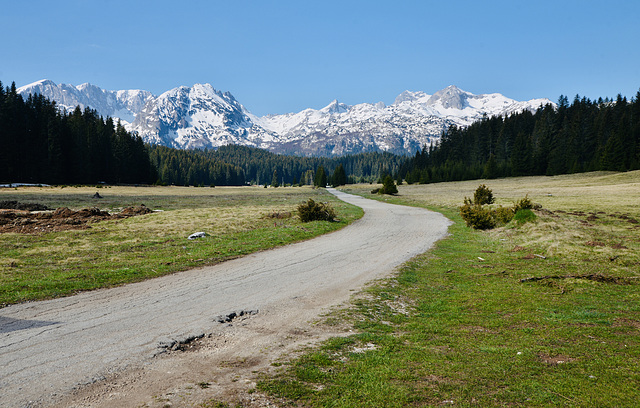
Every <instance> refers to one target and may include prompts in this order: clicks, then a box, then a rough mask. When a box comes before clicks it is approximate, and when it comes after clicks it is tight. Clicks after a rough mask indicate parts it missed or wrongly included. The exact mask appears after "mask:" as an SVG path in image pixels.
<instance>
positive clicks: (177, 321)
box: [0, 189, 450, 407]
mask: <svg viewBox="0 0 640 408" xmlns="http://www.w3.org/2000/svg"><path fill="white" fill-rule="evenodd" d="M329 191H331V192H332V193H333V194H335V195H336V196H337V197H338V198H340V199H341V200H344V201H346V202H349V203H352V204H354V205H357V206H360V207H362V208H363V209H364V211H365V215H364V216H363V218H362V219H360V220H358V221H356V222H354V223H353V224H352V225H350V226H348V227H346V228H343V229H342V230H340V231H337V232H334V233H331V234H327V235H324V236H321V237H317V238H314V239H312V240H309V241H305V242H301V243H297V244H292V245H288V246H286V247H281V248H278V249H274V250H270V251H265V252H260V253H256V254H252V255H248V256H245V257H243V258H239V259H235V260H232V261H228V262H224V263H222V264H218V265H215V266H211V267H204V268H199V269H194V270H190V271H186V272H181V273H176V274H173V275H169V276H165V277H161V278H156V279H153V280H149V281H145V282H140V283H135V284H130V285H126V286H122V287H118V288H113V289H106V290H97V291H93V292H87V293H82V294H79V295H76V296H72V297H67V298H61V299H54V300H49V301H42V302H33V303H25V304H20V305H14V306H9V307H6V308H4V309H2V310H0V390H2V392H0V406H3V407H21V406H49V405H52V404H54V403H55V402H56V401H59V400H60V398H61V397H62V396H64V395H67V394H69V393H70V392H71V391H73V390H74V389H77V388H78V387H81V386H82V385H83V384H90V383H93V382H96V381H99V380H100V379H102V378H105V376H108V375H109V374H110V373H114V372H119V371H123V370H127V369H131V368H133V367H138V366H140V365H143V364H149V362H150V361H152V360H153V356H154V355H156V354H157V353H159V352H161V351H162V348H161V347H162V345H164V346H165V347H166V345H167V344H176V342H180V341H182V340H184V339H188V338H190V337H193V336H199V335H201V334H202V333H210V332H211V331H212V330H213V329H214V328H216V327H219V326H218V325H221V324H222V323H220V322H219V321H218V320H219V318H220V316H224V315H228V314H229V313H230V312H232V311H236V310H251V311H259V313H257V314H255V315H254V316H252V317H251V318H252V319H262V320H263V323H264V322H268V319H273V322H283V321H289V320H290V321H295V320H296V319H298V320H300V319H310V318H312V317H314V316H317V315H318V314H319V313H320V312H322V311H323V310H325V309H326V308H328V307H330V306H332V305H336V304H339V303H341V302H344V301H346V300H348V298H349V295H350V293H351V292H350V291H351V290H353V289H358V288H360V287H362V286H363V285H364V284H366V283H367V282H368V281H371V280H373V279H376V278H380V277H384V276H388V275H389V274H390V273H391V272H393V270H394V269H395V268H396V267H397V266H398V265H400V264H402V263H403V262H405V261H407V260H409V259H410V258H412V257H413V256H416V255H418V254H420V253H423V252H425V251H426V250H428V249H429V248H430V247H431V246H432V245H433V244H434V243H435V242H436V241H437V240H438V239H440V238H442V237H444V236H445V235H446V233H447V227H448V225H449V224H450V221H449V220H447V219H446V218H445V217H444V216H442V215H441V214H438V213H434V212H431V211H427V210H424V209H420V208H413V207H404V206H397V205H391V204H386V203H382V202H378V201H373V200H368V199H365V198H362V197H359V196H353V195H349V194H346V193H342V192H339V191H336V190H333V189H329Z"/></svg>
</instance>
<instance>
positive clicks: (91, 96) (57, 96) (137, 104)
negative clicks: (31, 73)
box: [17, 79, 153, 124]
mask: <svg viewBox="0 0 640 408" xmlns="http://www.w3.org/2000/svg"><path fill="white" fill-rule="evenodd" d="M17 91H18V93H19V94H21V95H23V96H26V95H29V94H42V95H44V96H46V97H47V98H48V99H51V100H54V101H56V103H57V104H58V106H59V107H61V108H64V109H66V110H67V111H69V112H71V111H73V110H74V109H75V108H76V106H80V108H81V109H83V110H84V108H86V107H90V108H91V109H95V110H96V111H98V113H99V114H100V115H102V116H105V117H106V116H110V117H112V118H118V119H121V120H122V121H123V124H127V123H131V122H133V120H134V118H135V116H136V114H137V113H138V112H139V111H140V110H141V109H142V107H143V106H144V105H145V103H147V101H148V100H149V99H151V98H152V97H153V95H151V92H148V91H141V90H127V91H105V90H103V89H101V88H99V87H97V86H95V85H91V84H88V83H86V84H82V85H78V86H73V85H67V84H60V85H57V84H56V83H54V82H53V81H50V80H48V79H44V80H42V81H38V82H34V83H32V84H29V85H26V86H23V87H20V88H18V89H17Z"/></svg>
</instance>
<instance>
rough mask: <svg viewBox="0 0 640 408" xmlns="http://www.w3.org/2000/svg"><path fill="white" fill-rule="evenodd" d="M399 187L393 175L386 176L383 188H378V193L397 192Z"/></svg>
mask: <svg viewBox="0 0 640 408" xmlns="http://www.w3.org/2000/svg"><path fill="white" fill-rule="evenodd" d="M397 193H398V187H396V183H394V181H393V178H392V177H391V176H386V177H385V178H384V181H383V182H382V188H381V189H380V190H378V194H397Z"/></svg>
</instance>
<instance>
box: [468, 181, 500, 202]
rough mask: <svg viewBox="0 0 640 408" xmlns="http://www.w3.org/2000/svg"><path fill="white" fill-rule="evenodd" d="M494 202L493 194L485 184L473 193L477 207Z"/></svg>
mask: <svg viewBox="0 0 640 408" xmlns="http://www.w3.org/2000/svg"><path fill="white" fill-rule="evenodd" d="M494 201H495V199H494V198H493V192H492V191H491V190H490V189H489V187H487V186H485V185H484V184H481V185H480V186H479V187H478V188H477V189H476V192H475V193H473V203H474V204H476V205H484V204H493V202H494Z"/></svg>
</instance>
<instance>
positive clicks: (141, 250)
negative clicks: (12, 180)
mask: <svg viewBox="0 0 640 408" xmlns="http://www.w3.org/2000/svg"><path fill="white" fill-rule="evenodd" d="M96 192H99V193H100V195H101V196H102V197H103V198H101V199H94V198H92V196H93V195H94V194H95V193H96ZM308 198H312V199H314V200H316V201H322V202H330V203H331V204H332V206H333V207H334V209H336V212H337V214H338V218H339V220H338V222H333V223H330V222H319V221H316V222H309V223H302V222H300V220H299V218H298V217H297V215H296V214H297V213H296V208H297V206H298V204H300V203H301V202H303V201H306V200H307V199H308ZM9 200H14V201H15V200H17V201H19V202H21V203H39V204H44V205H46V206H47V207H49V208H58V207H69V208H70V209H72V210H80V209H82V208H89V207H98V208H100V209H101V210H107V211H109V212H112V213H113V212H119V211H120V210H122V209H123V208H126V207H130V206H139V205H140V204H144V205H146V206H147V207H148V208H150V209H152V210H154V213H152V214H147V215H140V216H136V217H131V218H126V219H118V220H108V221H101V222H98V223H94V224H91V228H89V229H86V230H70V231H60V232H49V233H41V234H18V233H5V234H0V307H2V306H6V305H9V304H12V303H18V302H24V301H30V300H40V299H47V298H53V297H59V296H66V295H70V294H73V293H76V292H78V291H83V290H91V289H96V288H102V287H109V286H114V285H120V284H125V283H130V282H135V281H139V280H143V279H148V278H152V277H156V276H161V275H166V274H169V273H173V272H177V271H181V270H185V269H188V268H192V267H198V266H203V265H211V264H215V263H218V262H222V261H224V260H227V259H231V258H235V257H238V256H242V255H246V254H248V253H252V252H256V251H260V250H264V249H269V248H273V247H277V246H281V245H286V244H288V243H292V242H296V241H300V240H304V239H308V238H311V237H314V236H317V235H320V234H323V233H326V232H329V231H333V230H336V229H339V228H342V227H343V226H345V225H347V224H348V223H350V222H352V221H353V220H355V219H357V218H359V217H361V216H362V210H360V209H359V208H357V207H353V206H350V205H347V204H345V203H343V202H341V201H339V200H337V199H335V197H334V196H333V195H331V194H329V193H327V192H326V191H325V190H324V189H312V188H309V187H296V188H275V189H274V188H268V189H265V188H260V187H216V188H208V187H201V188H197V187H116V186H113V187H103V188H96V187H64V188H62V187H19V188H2V189H0V201H9ZM200 231H203V232H205V233H207V234H208V236H206V237H205V238H200V239H196V240H188V239H187V237H188V236H189V235H190V234H192V233H194V232H200Z"/></svg>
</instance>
